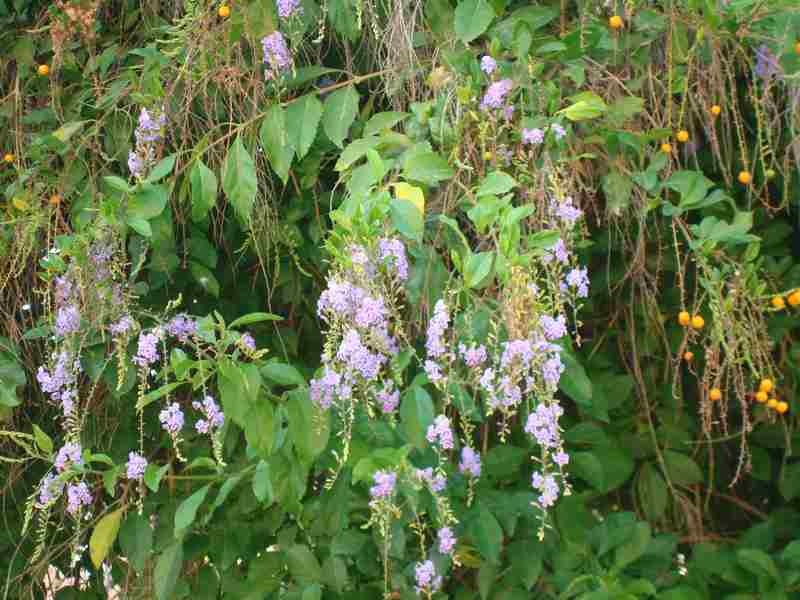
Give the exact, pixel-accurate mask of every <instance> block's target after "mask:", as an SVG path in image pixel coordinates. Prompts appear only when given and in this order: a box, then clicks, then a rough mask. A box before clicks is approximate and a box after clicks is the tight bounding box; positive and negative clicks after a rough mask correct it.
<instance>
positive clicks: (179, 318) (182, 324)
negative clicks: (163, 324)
mask: <svg viewBox="0 0 800 600" xmlns="http://www.w3.org/2000/svg"><path fill="white" fill-rule="evenodd" d="M167 333H169V334H170V335H171V336H173V337H176V338H178V340H179V341H181V342H186V341H187V340H188V339H189V338H190V337H191V336H193V335H194V334H195V333H197V322H196V321H195V320H194V319H191V318H189V317H188V316H186V315H184V314H180V315H175V316H174V317H172V320H170V322H169V323H167Z"/></svg>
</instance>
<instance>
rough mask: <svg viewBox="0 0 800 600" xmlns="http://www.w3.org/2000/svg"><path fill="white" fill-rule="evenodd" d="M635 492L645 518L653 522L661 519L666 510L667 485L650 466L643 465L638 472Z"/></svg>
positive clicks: (656, 470)
mask: <svg viewBox="0 0 800 600" xmlns="http://www.w3.org/2000/svg"><path fill="white" fill-rule="evenodd" d="M636 491H637V495H638V497H639V503H640V505H641V506H642V509H643V510H644V514H645V516H646V517H647V518H648V519H650V520H653V521H655V520H657V519H659V518H661V516H662V515H663V514H664V511H665V510H666V509H667V484H666V483H665V482H664V478H663V477H662V476H661V473H660V472H659V471H658V469H656V468H655V467H654V466H653V465H652V464H650V463H645V464H644V465H643V466H642V468H641V470H640V471H639V478H638V480H637V482H636Z"/></svg>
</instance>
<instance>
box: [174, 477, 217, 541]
mask: <svg viewBox="0 0 800 600" xmlns="http://www.w3.org/2000/svg"><path fill="white" fill-rule="evenodd" d="M209 489H211V485H210V484H209V485H204V486H203V487H201V488H200V489H199V490H197V491H196V492H195V493H194V494H192V495H191V496H189V497H188V498H186V500H184V501H183V502H181V503H180V506H178V510H177V511H175V537H176V538H181V537H183V534H184V533H185V531H186V529H188V528H189V527H190V526H191V525H192V523H194V520H195V519H196V518H197V509H199V508H200V505H201V504H202V503H203V500H205V499H206V495H207V494H208V490H209Z"/></svg>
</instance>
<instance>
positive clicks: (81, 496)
mask: <svg viewBox="0 0 800 600" xmlns="http://www.w3.org/2000/svg"><path fill="white" fill-rule="evenodd" d="M91 503H92V494H91V493H89V487H88V486H87V485H86V482H85V481H81V482H79V483H75V484H70V485H69V486H67V512H68V513H69V514H71V515H75V514H77V513H79V512H80V510H81V508H82V507H84V506H89V505H90V504H91Z"/></svg>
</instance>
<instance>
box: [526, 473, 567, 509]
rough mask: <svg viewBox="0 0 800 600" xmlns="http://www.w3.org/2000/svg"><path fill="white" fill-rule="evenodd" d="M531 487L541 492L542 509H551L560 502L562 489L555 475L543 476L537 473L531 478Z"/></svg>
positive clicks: (540, 502) (540, 503) (539, 500)
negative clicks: (557, 501)
mask: <svg viewBox="0 0 800 600" xmlns="http://www.w3.org/2000/svg"><path fill="white" fill-rule="evenodd" d="M531 485H532V486H533V488H534V489H536V490H539V491H540V492H541V495H540V496H539V499H538V502H539V506H541V507H542V508H549V507H551V506H553V505H554V504H555V503H556V500H558V494H559V491H560V489H559V487H558V482H557V481H556V478H555V476H554V475H542V474H541V473H540V472H539V471H536V472H534V474H533V477H532V478H531Z"/></svg>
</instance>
